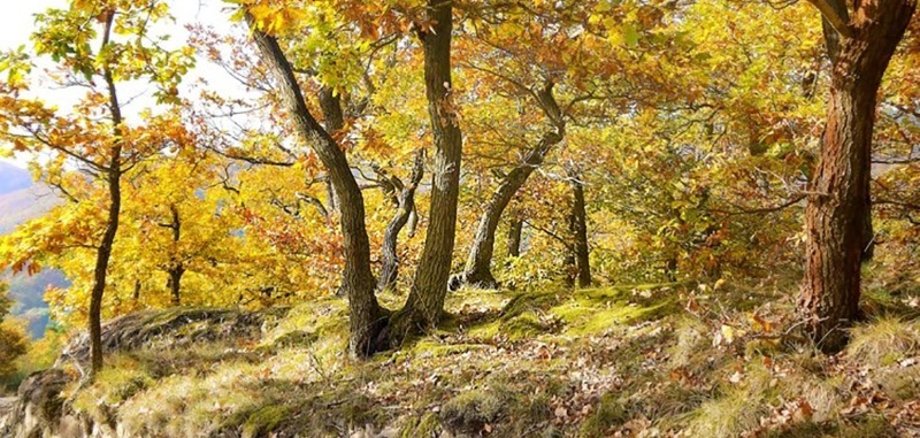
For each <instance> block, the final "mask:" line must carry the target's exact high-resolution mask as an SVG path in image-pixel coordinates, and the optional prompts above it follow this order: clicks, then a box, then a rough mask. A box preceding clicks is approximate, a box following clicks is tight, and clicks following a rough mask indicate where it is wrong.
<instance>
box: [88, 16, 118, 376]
mask: <svg viewBox="0 0 920 438" xmlns="http://www.w3.org/2000/svg"><path fill="white" fill-rule="evenodd" d="M114 19H115V12H114V11H109V12H108V14H107V16H106V22H105V30H104V32H103V35H102V48H103V50H104V49H105V48H106V47H107V46H108V45H109V38H110V37H111V34H112V27H113V24H114ZM103 77H104V78H105V82H106V86H107V87H108V93H109V96H108V97H109V111H110V112H111V114H112V133H113V138H114V139H113V143H112V150H111V153H112V156H111V158H110V160H109V166H108V169H107V170H106V171H105V173H104V174H105V176H106V182H107V183H108V186H109V211H108V218H107V219H106V223H105V231H104V232H103V234H102V241H101V242H99V249H98V251H97V253H96V266H95V267H94V270H93V289H92V291H91V292H90V300H89V350H90V375H89V377H90V379H94V378H95V377H96V375H97V374H98V373H99V371H101V370H102V296H103V294H104V293H105V284H106V277H107V274H108V268H109V259H111V257H112V247H113V246H114V245H115V235H116V234H118V221H119V218H120V216H121V172H122V169H121V151H122V143H121V141H122V140H121V138H122V132H121V124H122V116H121V104H120V103H119V102H118V93H117V90H116V88H115V78H114V77H113V76H112V71H111V69H110V67H109V65H108V64H106V65H105V67H104V68H103Z"/></svg>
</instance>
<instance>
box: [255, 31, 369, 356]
mask: <svg viewBox="0 0 920 438" xmlns="http://www.w3.org/2000/svg"><path fill="white" fill-rule="evenodd" d="M247 20H248V21H249V23H250V27H251V29H252V35H253V38H254V39H255V41H256V44H257V45H258V47H259V50H260V52H261V54H262V57H263V59H264V60H265V61H266V62H267V63H268V64H269V66H270V67H271V71H272V74H273V75H274V79H275V81H276V82H277V83H278V86H279V93H280V94H281V97H282V98H283V101H284V105H285V108H286V109H287V111H288V112H289V113H290V116H291V118H292V119H293V121H294V125H295V127H296V128H297V132H298V134H299V135H300V136H302V137H303V139H304V140H305V141H306V142H307V143H309V144H310V145H311V146H312V147H313V150H314V151H315V152H316V155H317V156H318V157H319V159H320V161H321V162H322V163H323V167H325V169H326V172H327V173H328V175H329V180H330V181H331V182H332V186H333V188H334V192H335V197H336V198H337V200H338V207H339V216H340V218H341V226H342V236H343V237H344V246H345V269H344V272H343V275H342V277H343V278H342V288H343V289H344V290H345V291H346V294H347V295H348V305H349V311H350V313H349V328H350V336H349V351H350V353H351V354H352V355H354V356H358V357H366V356H369V355H371V354H373V353H374V352H375V351H378V350H379V349H380V348H381V345H380V339H379V334H380V332H381V330H382V329H383V327H385V326H386V321H387V315H386V311H385V310H384V309H383V308H381V307H380V306H379V305H378V303H377V298H376V297H375V296H374V287H375V281H374V276H373V274H372V273H371V264H370V244H369V242H368V238H367V228H366V226H365V222H364V214H365V213H364V197H363V195H362V194H361V189H360V187H359V186H358V183H357V181H355V177H354V175H352V173H351V167H350V166H349V164H348V160H347V158H346V157H345V153H344V152H343V151H342V149H341V148H339V146H338V144H337V143H336V141H335V140H334V139H333V138H332V136H331V135H330V134H329V133H328V132H327V131H326V130H325V129H323V127H322V126H320V124H319V123H318V122H317V121H316V119H315V118H313V115H312V114H310V111H309V109H308V108H307V105H306V102H305V101H304V98H303V94H302V91H301V89H300V86H299V85H298V83H297V80H296V78H295V77H294V72H293V69H292V68H291V65H290V63H288V60H287V58H286V57H285V56H284V53H283V51H282V50H281V47H280V46H279V45H278V42H277V41H276V40H275V38H274V37H272V36H269V35H267V34H265V33H264V32H262V31H261V30H259V29H258V28H257V27H256V26H255V25H254V24H253V22H252V17H248V16H247Z"/></svg>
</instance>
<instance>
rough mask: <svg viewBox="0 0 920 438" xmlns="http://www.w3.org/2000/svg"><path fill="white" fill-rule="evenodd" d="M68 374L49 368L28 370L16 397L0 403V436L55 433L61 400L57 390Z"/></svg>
mask: <svg viewBox="0 0 920 438" xmlns="http://www.w3.org/2000/svg"><path fill="white" fill-rule="evenodd" d="M70 380H71V378H70V377H69V376H68V375H67V374H66V373H65V372H64V371H63V370H61V369H57V368H52V369H50V370H46V371H39V372H37V373H34V374H32V375H31V376H29V377H28V378H26V380H25V381H23V382H22V384H21V385H20V386H19V391H18V392H17V397H16V398H15V399H13V400H9V399H7V401H6V406H5V409H6V412H3V409H4V407H0V415H2V417H0V436H4V437H7V436H9V437H24V438H37V437H42V436H56V435H59V431H60V420H61V417H62V413H63V405H64V400H63V399H62V398H61V391H62V390H63V389H64V386H66V385H67V383H69V382H70Z"/></svg>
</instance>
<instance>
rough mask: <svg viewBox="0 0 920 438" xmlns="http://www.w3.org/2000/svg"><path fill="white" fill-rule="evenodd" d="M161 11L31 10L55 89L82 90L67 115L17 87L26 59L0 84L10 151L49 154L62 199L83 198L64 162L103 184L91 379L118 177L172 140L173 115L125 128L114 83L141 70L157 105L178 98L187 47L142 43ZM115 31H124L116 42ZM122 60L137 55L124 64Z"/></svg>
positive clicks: (96, 365)
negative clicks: (67, 179) (66, 177)
mask: <svg viewBox="0 0 920 438" xmlns="http://www.w3.org/2000/svg"><path fill="white" fill-rule="evenodd" d="M167 16H168V11H167V8H166V5H165V3H163V2H160V1H156V0H151V1H147V2H135V3H130V4H124V3H123V2H116V1H104V2H73V4H72V5H71V7H70V8H69V9H66V10H64V9H49V10H48V11H47V12H46V13H44V14H39V15H38V17H37V22H38V23H39V29H38V30H37V32H36V33H35V34H34V35H33V39H34V41H35V52H36V53H37V54H38V55H40V56H41V55H45V56H48V57H50V58H51V59H52V60H53V61H55V62H56V63H57V64H58V65H59V67H60V68H61V69H62V70H63V72H64V73H65V74H64V75H63V77H58V78H57V80H58V81H60V82H61V83H62V84H63V85H64V86H72V87H83V88H85V89H88V90H89V91H88V92H87V94H86V96H85V98H84V99H83V100H82V101H81V102H79V103H78V104H77V105H76V106H75V111H74V112H73V114H61V113H59V112H57V111H56V110H55V108H54V107H53V106H47V105H45V104H44V103H43V102H42V101H41V100H39V99H34V98H33V99H30V98H27V97H25V96H24V95H23V94H22V91H24V90H26V89H27V88H28V84H27V83H26V82H25V81H24V80H23V79H24V78H23V76H21V75H17V74H13V73H15V72H22V73H27V72H28V71H29V70H30V69H31V64H30V63H29V61H28V59H27V58H25V57H22V56H19V57H16V56H15V54H9V55H7V57H8V59H10V60H11V61H15V62H7V63H5V67H6V69H8V70H10V71H11V74H10V76H9V80H8V81H7V83H6V84H4V85H3V89H2V92H3V94H4V102H3V103H4V104H3V105H2V109H0V111H2V115H0V119H2V123H3V125H4V126H5V127H8V128H11V129H6V130H5V131H4V133H3V136H4V138H5V139H6V140H8V141H10V142H12V143H13V147H14V149H15V150H18V151H32V152H39V153H48V154H50V155H51V156H52V160H50V161H49V162H48V163H50V164H48V165H45V171H46V173H47V175H46V176H45V177H46V179H47V181H48V182H49V183H50V184H52V185H55V186H56V187H57V188H58V189H60V191H61V192H62V193H63V194H64V195H65V196H66V197H68V198H69V199H70V200H71V201H73V202H75V203H79V202H81V201H84V200H81V199H77V198H75V197H74V196H73V195H72V194H70V192H69V190H68V188H67V186H66V184H65V183H64V182H62V178H61V174H62V172H63V170H64V169H65V163H69V164H70V165H74V166H79V167H81V168H83V169H84V170H85V171H86V173H87V174H88V175H90V177H91V178H93V180H95V181H96V182H98V183H100V184H102V185H103V186H104V187H105V188H106V191H107V195H106V198H105V201H104V202H105V212H106V215H105V219H104V220H103V222H102V223H101V224H100V228H101V229H102V230H103V232H102V235H101V236H93V237H92V238H91V239H90V240H92V243H88V245H91V246H92V247H93V248H94V249H95V259H96V260H95V265H94V268H93V284H92V290H91V293H90V300H89V312H88V314H89V318H88V325H89V326H88V329H89V333H90V336H89V338H90V351H91V354H90V357H91V365H92V366H91V374H90V377H91V378H92V377H93V376H95V374H96V373H98V371H99V370H100V369H101V368H102V345H101V315H102V299H103V294H104V292H105V289H106V280H107V275H108V268H109V262H110V259H111V256H112V249H113V246H114V244H115V237H116V234H117V232H118V227H119V219H120V214H121V205H122V193H121V192H122V179H123V177H124V175H125V174H126V173H127V172H129V171H130V170H131V169H132V168H133V167H134V166H135V165H136V163H137V162H139V161H140V160H142V159H143V158H144V157H146V156H149V155H151V154H153V153H156V152H158V151H160V150H162V149H163V148H165V147H168V146H169V145H171V144H174V142H175V138H172V137H171V136H172V135H176V134H177V133H180V132H181V129H179V128H176V119H175V118H174V116H173V117H169V116H167V117H162V116H154V115H153V114H152V113H150V112H147V113H144V118H145V119H146V120H145V122H147V126H143V127H134V126H129V125H128V124H127V123H126V121H125V119H124V117H123V114H122V107H121V102H120V100H119V94H118V84H119V83H120V82H124V81H130V80H134V79H139V78H144V77H146V78H149V80H150V81H151V83H153V84H155V85H156V86H157V91H156V92H155V97H156V99H157V100H158V101H159V102H160V103H162V104H175V103H177V102H178V100H177V86H178V83H179V81H180V80H181V78H182V76H183V74H184V73H185V72H187V71H188V69H189V68H190V67H191V65H192V63H193V60H192V59H191V58H190V56H189V55H190V53H189V52H188V51H186V50H183V49H179V50H176V51H167V50H164V49H162V48H160V47H159V46H157V45H156V44H151V46H150V47H148V46H147V42H148V38H150V37H152V35H149V32H150V27H151V26H152V25H153V24H154V23H156V22H157V21H159V20H161V19H164V18H166V17H167ZM116 28H117V29H118V31H117V32H116V30H115V29H116ZM116 34H121V35H127V36H132V37H133V38H124V40H121V39H118V40H117V39H116ZM97 39H98V41H99V47H98V49H97V50H95V51H94V50H93V49H92V44H94V43H95V41H96V40H97ZM125 59H137V60H139V61H140V62H136V63H135V62H130V63H128V62H124V60H125ZM100 111H104V113H106V114H107V117H106V119H107V120H104V119H103V120H100V119H99V118H97V117H96V114H98V113H99V112H100ZM148 128H149V129H150V130H149V131H148V130H147V129H148ZM36 165H38V166H40V165H41V164H40V163H36ZM45 249H47V248H45ZM41 250H42V248H25V249H24V251H23V252H22V253H21V254H19V255H18V256H17V257H16V260H15V261H14V263H13V267H14V270H15V269H22V268H23V267H24V266H25V265H26V264H27V263H28V261H29V258H30V255H31V254H35V253H36V252H39V251H41ZM30 269H32V270H34V269H35V268H30Z"/></svg>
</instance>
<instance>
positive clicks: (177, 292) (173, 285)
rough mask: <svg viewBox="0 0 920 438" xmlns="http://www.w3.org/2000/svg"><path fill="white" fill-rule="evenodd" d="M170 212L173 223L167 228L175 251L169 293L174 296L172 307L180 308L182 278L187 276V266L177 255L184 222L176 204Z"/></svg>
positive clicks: (170, 268) (171, 263)
mask: <svg viewBox="0 0 920 438" xmlns="http://www.w3.org/2000/svg"><path fill="white" fill-rule="evenodd" d="M169 212H170V214H171V216H172V222H170V223H169V224H168V225H167V227H168V228H169V229H170V230H172V238H173V244H174V246H175V248H173V251H175V252H174V253H173V255H172V260H170V263H169V269H168V270H167V274H169V291H170V295H171V296H172V305H173V306H179V305H181V304H182V276H183V275H184V274H185V264H184V263H182V260H180V258H181V257H180V255H179V254H178V253H177V252H178V249H179V240H180V239H181V238H182V222H181V219H180V217H179V209H178V208H176V205H175V204H171V205H170V206H169Z"/></svg>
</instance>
